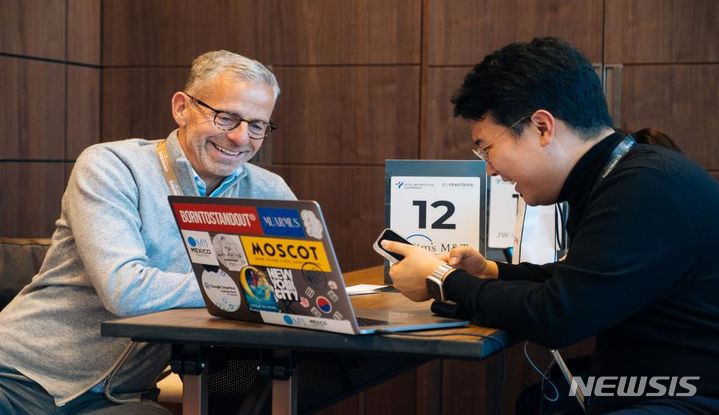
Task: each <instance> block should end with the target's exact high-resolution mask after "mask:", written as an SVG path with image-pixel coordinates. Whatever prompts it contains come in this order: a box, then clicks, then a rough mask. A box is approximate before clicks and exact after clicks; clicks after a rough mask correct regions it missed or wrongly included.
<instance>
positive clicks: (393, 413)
mask: <svg viewBox="0 0 719 415" xmlns="http://www.w3.org/2000/svg"><path fill="white" fill-rule="evenodd" d="M416 391H417V371H416V370H411V371H409V372H406V373H403V374H401V375H399V376H396V377H394V378H392V379H390V380H388V381H386V382H384V383H382V384H379V385H377V386H375V387H373V388H370V389H368V390H367V391H365V392H364V398H365V401H364V414H366V415H370V414H373V415H374V414H377V415H403V414H406V415H415V414H417V409H418V408H417V395H416Z"/></svg>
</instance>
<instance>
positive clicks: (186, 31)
mask: <svg viewBox="0 0 719 415" xmlns="http://www.w3.org/2000/svg"><path fill="white" fill-rule="evenodd" d="M102 6H103V7H102V24H103V28H102V31H103V45H102V59H103V64H104V65H106V66H128V65H134V66H143V65H144V66H148V65H149V66H155V65H182V66H189V65H190V63H191V62H192V60H193V59H194V58H195V57H197V55H199V54H201V53H203V52H206V51H208V50H217V49H227V50H230V51H233V52H237V53H240V54H243V55H246V56H248V57H254V55H255V22H256V17H257V16H256V10H255V7H256V2H255V1H254V0H206V1H196V0H155V1H146V0H103V2H102Z"/></svg>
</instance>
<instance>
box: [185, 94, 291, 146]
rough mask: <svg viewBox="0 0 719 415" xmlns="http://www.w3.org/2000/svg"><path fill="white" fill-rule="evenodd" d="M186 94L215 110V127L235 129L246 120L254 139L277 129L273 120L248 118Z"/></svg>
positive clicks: (263, 137) (262, 137) (248, 130)
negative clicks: (215, 107)
mask: <svg viewBox="0 0 719 415" xmlns="http://www.w3.org/2000/svg"><path fill="white" fill-rule="evenodd" d="M185 95H187V96H188V97H190V98H191V99H192V100H193V101H195V103H196V104H197V105H200V106H202V107H205V108H207V109H208V110H210V111H212V112H214V113H215V117H214V118H213V119H212V121H213V122H214V123H215V127H217V128H219V129H220V130H224V131H230V130H234V129H235V128H237V127H239V126H240V124H242V122H243V121H244V122H246V123H247V135H249V136H250V138H251V139H253V140H262V139H265V138H269V136H270V134H272V131H274V130H276V129H277V126H276V125H275V124H274V123H273V122H272V121H270V122H266V121H262V120H246V119H244V118H242V117H241V116H240V115H238V114H235V113H233V112H227V111H222V110H217V109H214V108H212V107H211V106H209V105H207V104H206V103H204V102H202V101H201V100H199V99H197V98H195V97H193V96H192V95H190V94H187V93H186V94H185Z"/></svg>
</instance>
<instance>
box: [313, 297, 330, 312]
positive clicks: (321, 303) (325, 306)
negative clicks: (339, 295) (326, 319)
mask: <svg viewBox="0 0 719 415" xmlns="http://www.w3.org/2000/svg"><path fill="white" fill-rule="evenodd" d="M315 304H317V308H319V309H320V310H321V311H322V312H323V313H329V312H331V311H332V303H330V300H328V299H327V297H323V296H321V295H320V296H319V297H317V299H316V300H315Z"/></svg>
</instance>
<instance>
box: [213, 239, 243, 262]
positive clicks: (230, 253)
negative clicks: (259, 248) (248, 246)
mask: <svg viewBox="0 0 719 415" xmlns="http://www.w3.org/2000/svg"><path fill="white" fill-rule="evenodd" d="M212 246H213V247H214V248H215V255H217V259H218V260H219V261H220V262H221V263H222V265H224V266H226V267H227V269H229V270H230V271H240V270H241V269H242V267H244V266H245V265H247V258H245V252H244V250H243V249H242V242H240V237H239V236H237V235H226V234H224V233H219V234H217V235H215V236H214V237H213V238H212Z"/></svg>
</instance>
